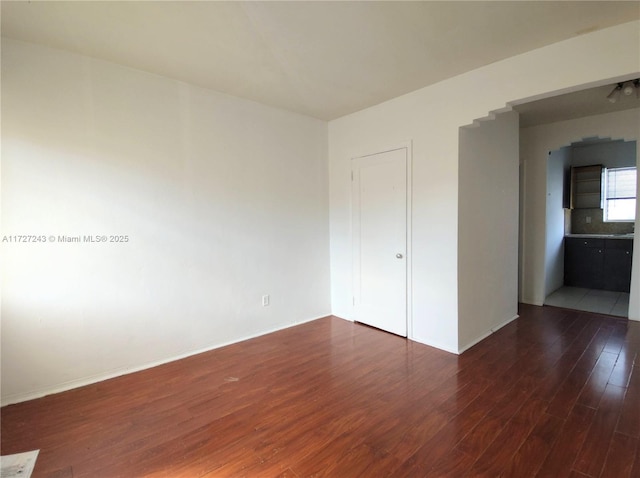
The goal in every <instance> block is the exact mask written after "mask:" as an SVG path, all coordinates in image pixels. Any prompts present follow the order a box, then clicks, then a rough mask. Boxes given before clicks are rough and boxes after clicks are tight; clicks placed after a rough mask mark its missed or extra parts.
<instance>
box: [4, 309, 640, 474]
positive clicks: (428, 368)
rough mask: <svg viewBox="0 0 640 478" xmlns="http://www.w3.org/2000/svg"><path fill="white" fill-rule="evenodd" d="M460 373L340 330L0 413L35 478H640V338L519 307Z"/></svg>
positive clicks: (376, 336)
mask: <svg viewBox="0 0 640 478" xmlns="http://www.w3.org/2000/svg"><path fill="white" fill-rule="evenodd" d="M520 309H521V310H520V314H521V318H519V319H518V320H516V321H514V322H512V323H511V324H509V325H507V326H506V327H504V328H502V329H501V330H499V331H498V332H497V333H495V334H494V335H492V336H491V337H489V338H487V339H486V340H484V341H483V342H481V343H480V344H478V345H476V346H475V347H473V348H472V349H470V350H468V351H467V352H465V353H464V354H462V355H460V356H456V355H452V354H449V353H446V352H442V351H439V350H436V349H433V348H430V347H427V346H424V345H420V344H417V343H413V342H410V341H406V340H404V339H402V338H400V337H395V336H393V335H390V334H386V333H384V332H380V331H378V330H375V329H371V328H368V327H365V326H362V325H358V324H352V323H350V322H346V321H343V320H340V319H337V318H325V319H321V320H318V321H315V322H311V323H308V324H304V325H300V326H297V327H293V328H290V329H287V330H284V331H281V332H277V333H274V334H270V335H267V336H264V337H260V338H257V339H253V340H249V341H246V342H243V343H239V344H235V345H231V346H228V347H224V348H221V349H218V350H215V351H212V352H208V353H204V354H200V355H197V356H194V357H191V358H187V359H184V360H180V361H177V362H173V363H170V364H167V365H163V366H160V367H156V368H154V369H150V370H147V371H143V372H139V373H134V374H130V375H127V376H124V377H120V378H116V379H112V380H108V381H105V382H101V383H98V384H95V385H90V386H87V387H83V388H80V389H76V390H72V391H69V392H65V393H60V394H56V395H51V396H48V397H45V398H42V399H39V400H33V401H30V402H25V403H21V404H17V405H11V406H7V407H4V408H2V410H1V413H2V416H1V418H2V442H1V443H2V454H3V455H4V454H11V453H18V452H22V451H28V450H32V449H40V455H39V458H38V461H37V464H36V467H35V472H34V476H35V477H56V478H63V477H76V478H77V477H107V478H112V477H127V478H132V477H133V478H135V477H171V478H174V477H200V476H204V477H208V478H214V477H215V478H219V477H227V476H228V477H236V476H237V477H241V476H247V477H308V476H327V477H338V478H345V477H346V478H348V477H358V476H362V477H386V476H389V477H394V478H402V477H436V476H438V477H456V478H458V477H471V476H486V477H500V476H503V477H517V478H522V477H534V476H535V477H553V478H558V477H615V478H624V477H636V478H637V477H640V447H639V439H640V360H639V359H638V353H639V352H640V323H639V322H629V321H627V320H623V319H619V318H612V317H605V316H599V315H595V314H590V313H585V312H578V311H570V310H563V309H555V308H551V307H533V306H524V305H523V306H521V307H520Z"/></svg>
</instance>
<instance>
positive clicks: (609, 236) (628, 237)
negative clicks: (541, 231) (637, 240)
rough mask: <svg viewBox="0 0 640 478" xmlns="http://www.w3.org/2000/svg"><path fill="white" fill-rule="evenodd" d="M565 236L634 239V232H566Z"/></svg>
mask: <svg viewBox="0 0 640 478" xmlns="http://www.w3.org/2000/svg"><path fill="white" fill-rule="evenodd" d="M564 237H583V238H588V239H633V238H634V233H633V232H631V233H629V234H565V236H564Z"/></svg>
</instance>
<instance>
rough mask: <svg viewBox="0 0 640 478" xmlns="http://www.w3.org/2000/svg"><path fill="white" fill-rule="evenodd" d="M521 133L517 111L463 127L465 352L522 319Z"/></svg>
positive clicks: (461, 327)
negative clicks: (520, 305)
mask: <svg viewBox="0 0 640 478" xmlns="http://www.w3.org/2000/svg"><path fill="white" fill-rule="evenodd" d="M518 130H519V121H518V113H516V112H513V111H512V112H509V113H503V114H500V115H497V116H496V118H495V119H494V120H492V121H482V122H480V124H479V126H478V127H467V128H460V152H459V161H458V171H459V181H458V187H459V189H458V301H459V302H458V335H459V339H458V342H459V344H460V345H459V348H460V350H465V349H467V348H468V347H470V346H471V345H473V344H475V343H476V342H477V341H478V340H479V339H480V338H483V337H486V336H487V335H489V334H490V333H491V332H492V331H493V330H495V329H497V328H499V327H500V326H502V325H504V324H505V323H506V322H508V321H510V320H513V319H515V318H516V317H517V316H518V221H516V220H514V218H517V217H518V190H519V188H518V162H519V150H518V136H519V135H518Z"/></svg>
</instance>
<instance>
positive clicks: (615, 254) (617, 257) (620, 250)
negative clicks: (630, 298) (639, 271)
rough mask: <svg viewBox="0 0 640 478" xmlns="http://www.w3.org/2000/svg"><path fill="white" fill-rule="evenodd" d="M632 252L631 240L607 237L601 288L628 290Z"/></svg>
mask: <svg viewBox="0 0 640 478" xmlns="http://www.w3.org/2000/svg"><path fill="white" fill-rule="evenodd" d="M632 254H633V241H632V240H622V239H617V240H616V239H608V240H607V241H606V246H605V249H604V274H603V275H604V286H603V289H605V290H616V291H619V292H629V290H630V285H631V257H632Z"/></svg>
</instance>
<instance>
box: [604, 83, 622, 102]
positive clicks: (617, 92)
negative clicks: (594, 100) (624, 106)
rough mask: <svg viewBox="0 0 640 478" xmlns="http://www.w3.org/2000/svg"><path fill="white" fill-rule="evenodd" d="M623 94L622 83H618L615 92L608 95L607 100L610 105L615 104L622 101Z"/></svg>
mask: <svg viewBox="0 0 640 478" xmlns="http://www.w3.org/2000/svg"><path fill="white" fill-rule="evenodd" d="M621 92H622V83H618V84H617V85H616V86H615V88H614V89H613V91H611V93H609V94H608V95H607V99H608V100H609V102H610V103H615V102H616V101H618V100H619V99H620V93H621Z"/></svg>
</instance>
